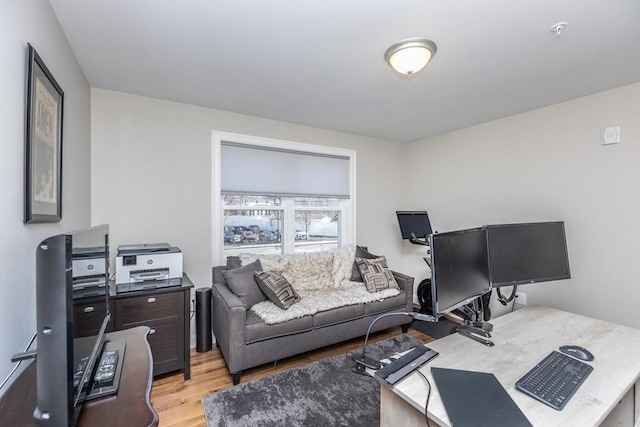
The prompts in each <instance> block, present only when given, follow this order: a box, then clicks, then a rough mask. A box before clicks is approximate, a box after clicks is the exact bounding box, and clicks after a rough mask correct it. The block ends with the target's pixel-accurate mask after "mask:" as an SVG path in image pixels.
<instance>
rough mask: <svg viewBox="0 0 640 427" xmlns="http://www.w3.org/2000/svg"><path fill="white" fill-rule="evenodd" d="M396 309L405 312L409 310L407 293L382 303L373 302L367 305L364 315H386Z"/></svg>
mask: <svg viewBox="0 0 640 427" xmlns="http://www.w3.org/2000/svg"><path fill="white" fill-rule="evenodd" d="M395 308H403V311H405V310H407V293H406V292H404V291H402V292H400V293H399V294H398V295H395V296H392V297H389V298H385V299H383V300H381V301H373V302H370V303H367V304H365V306H364V314H366V315H370V314H378V313H384V312H386V311H389V310H393V309H395Z"/></svg>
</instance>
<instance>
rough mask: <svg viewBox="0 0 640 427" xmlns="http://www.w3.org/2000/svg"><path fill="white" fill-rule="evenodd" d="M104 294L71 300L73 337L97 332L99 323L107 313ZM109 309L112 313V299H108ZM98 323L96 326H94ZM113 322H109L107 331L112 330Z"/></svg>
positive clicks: (86, 335)
mask: <svg viewBox="0 0 640 427" xmlns="http://www.w3.org/2000/svg"><path fill="white" fill-rule="evenodd" d="M105 311H106V307H105V304H104V296H102V297H93V298H82V299H78V300H74V302H73V327H74V328H75V330H74V331H73V333H74V336H75V337H88V336H91V335H96V334H97V333H98V329H99V325H100V324H101V323H102V319H104V316H105V315H106V314H107V313H105ZM109 311H110V312H111V313H113V301H109ZM96 325H98V328H96ZM113 331H114V329H113V322H109V325H108V326H107V332H113Z"/></svg>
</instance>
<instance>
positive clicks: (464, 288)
mask: <svg viewBox="0 0 640 427" xmlns="http://www.w3.org/2000/svg"><path fill="white" fill-rule="evenodd" d="M430 240H431V286H432V288H431V292H432V295H433V298H432V300H433V313H434V315H435V316H436V317H440V316H442V315H444V314H447V313H449V312H451V311H453V310H455V309H456V308H458V307H460V306H462V305H464V304H467V303H469V302H471V301H473V299H475V298H477V297H479V296H481V295H483V294H485V293H486V292H488V291H489V290H490V289H491V282H490V280H489V264H488V249H487V231H486V229H485V228H475V229H470V230H461V231H453V232H449V233H438V234H432V235H431V239H430Z"/></svg>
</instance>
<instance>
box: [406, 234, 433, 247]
mask: <svg viewBox="0 0 640 427" xmlns="http://www.w3.org/2000/svg"><path fill="white" fill-rule="evenodd" d="M409 242H411V243H413V244H414V245H422V246H429V242H428V241H427V240H420V239H418V238H417V237H416V235H415V233H411V238H410V239H409Z"/></svg>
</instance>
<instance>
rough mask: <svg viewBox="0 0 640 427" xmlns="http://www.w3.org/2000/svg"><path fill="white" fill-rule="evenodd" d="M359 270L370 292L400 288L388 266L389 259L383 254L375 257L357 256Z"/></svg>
mask: <svg viewBox="0 0 640 427" xmlns="http://www.w3.org/2000/svg"><path fill="white" fill-rule="evenodd" d="M356 264H358V270H360V274H361V275H362V279H363V280H364V284H365V286H366V287H367V290H368V291H369V292H378V291H381V290H383V289H390V288H395V289H397V288H398V283H397V282H396V279H394V278H393V273H391V270H389V267H387V259H386V258H385V257H383V256H381V257H378V258H373V259H367V258H356Z"/></svg>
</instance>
